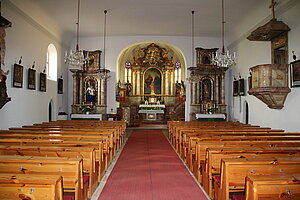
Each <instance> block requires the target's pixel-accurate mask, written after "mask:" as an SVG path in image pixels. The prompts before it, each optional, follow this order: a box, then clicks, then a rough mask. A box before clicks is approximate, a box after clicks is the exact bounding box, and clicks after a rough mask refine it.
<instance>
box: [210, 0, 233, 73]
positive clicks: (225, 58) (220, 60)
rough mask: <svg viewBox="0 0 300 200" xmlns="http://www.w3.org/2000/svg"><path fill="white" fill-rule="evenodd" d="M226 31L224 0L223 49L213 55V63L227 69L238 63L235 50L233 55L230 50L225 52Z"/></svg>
mask: <svg viewBox="0 0 300 200" xmlns="http://www.w3.org/2000/svg"><path fill="white" fill-rule="evenodd" d="M224 32H225V19H224V0H222V51H221V52H216V55H213V56H212V60H211V61H212V62H211V64H212V65H216V66H218V67H221V68H226V69H227V68H229V67H230V66H231V65H233V64H235V63H236V56H235V52H234V53H233V55H231V54H230V53H229V51H228V50H227V51H226V52H225V47H224Z"/></svg>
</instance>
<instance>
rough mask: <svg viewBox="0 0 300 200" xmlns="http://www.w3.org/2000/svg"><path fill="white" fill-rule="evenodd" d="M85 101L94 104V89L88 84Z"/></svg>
mask: <svg viewBox="0 0 300 200" xmlns="http://www.w3.org/2000/svg"><path fill="white" fill-rule="evenodd" d="M86 101H87V102H92V103H95V102H96V90H95V88H94V85H93V84H91V83H90V81H89V82H88V87H87V89H86Z"/></svg>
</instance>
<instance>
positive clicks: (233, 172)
mask: <svg viewBox="0 0 300 200" xmlns="http://www.w3.org/2000/svg"><path fill="white" fill-rule="evenodd" d="M299 173H300V158H298V157H293V158H273V159H272V158H225V159H222V163H221V176H220V180H219V179H218V178H217V176H214V181H215V182H214V186H215V196H214V197H215V199H216V200H229V196H230V193H231V192H241V191H242V192H243V191H244V189H245V178H246V176H249V175H268V174H299Z"/></svg>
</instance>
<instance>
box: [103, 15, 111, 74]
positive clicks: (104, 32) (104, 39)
mask: <svg viewBox="0 0 300 200" xmlns="http://www.w3.org/2000/svg"><path fill="white" fill-rule="evenodd" d="M106 15H107V10H104V31H103V69H102V70H101V73H100V78H101V79H109V78H110V77H111V76H110V75H109V74H108V73H109V72H110V71H109V70H107V69H105V58H106V53H105V52H106V50H105V48H106Z"/></svg>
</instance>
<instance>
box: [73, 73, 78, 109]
mask: <svg viewBox="0 0 300 200" xmlns="http://www.w3.org/2000/svg"><path fill="white" fill-rule="evenodd" d="M76 83H77V76H76V73H74V74H73V104H77V103H78V99H77V89H76V88H77V84H76Z"/></svg>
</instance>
